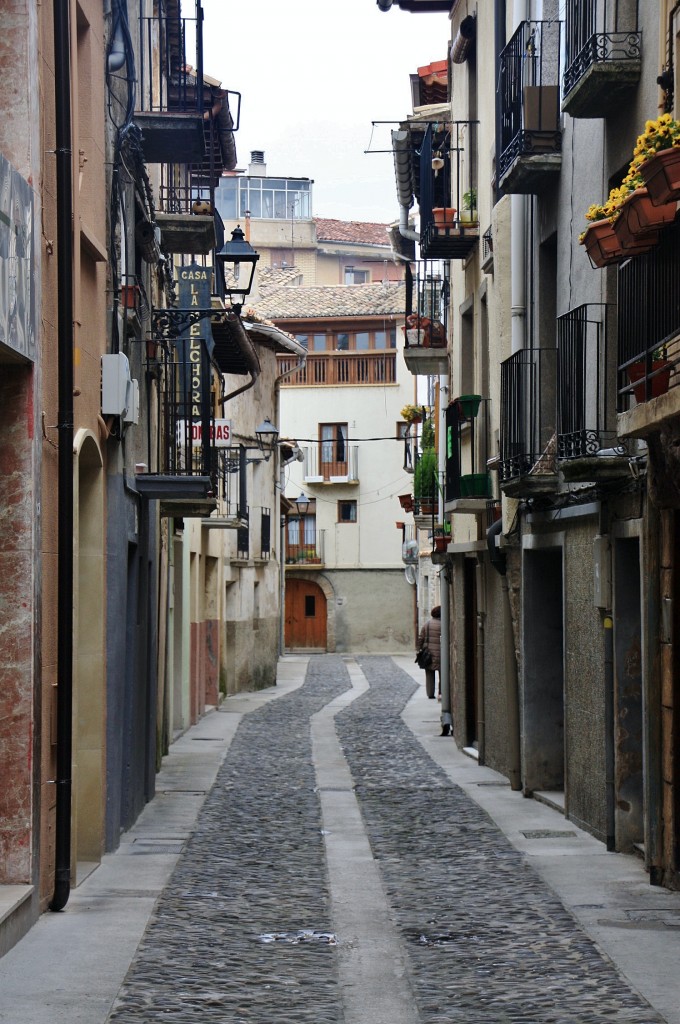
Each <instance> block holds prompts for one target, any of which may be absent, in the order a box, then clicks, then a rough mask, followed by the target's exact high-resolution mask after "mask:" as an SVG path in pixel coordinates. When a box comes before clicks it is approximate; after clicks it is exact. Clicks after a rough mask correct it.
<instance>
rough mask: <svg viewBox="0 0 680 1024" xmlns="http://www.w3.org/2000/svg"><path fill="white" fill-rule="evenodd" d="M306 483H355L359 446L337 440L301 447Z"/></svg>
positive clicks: (357, 471) (357, 478)
mask: <svg viewBox="0 0 680 1024" xmlns="http://www.w3.org/2000/svg"><path fill="white" fill-rule="evenodd" d="M302 451H303V454H304V459H305V461H304V480H305V483H307V484H314V483H331V484H356V483H358V482H359V448H358V447H357V446H356V445H349V444H347V443H345V442H343V443H342V445H341V446H340V447H339V443H338V441H337V440H333V441H319V442H318V444H315V445H310V447H308V448H303V449H302Z"/></svg>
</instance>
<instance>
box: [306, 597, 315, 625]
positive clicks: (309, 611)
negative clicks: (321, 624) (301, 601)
mask: <svg viewBox="0 0 680 1024" xmlns="http://www.w3.org/2000/svg"><path fill="white" fill-rule="evenodd" d="M315 615H316V598H315V597H314V594H305V618H306V619H313V618H314V616H315Z"/></svg>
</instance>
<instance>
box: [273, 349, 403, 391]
mask: <svg viewBox="0 0 680 1024" xmlns="http://www.w3.org/2000/svg"><path fill="white" fill-rule="evenodd" d="M299 362H300V360H299V358H298V357H297V356H279V358H278V372H279V373H280V374H281V373H287V372H289V371H290V370H294V369H295V367H296V366H297V365H298V363H299ZM396 380H397V356H396V352H328V353H314V352H310V353H309V355H308V356H307V360H306V363H305V365H304V366H302V367H301V368H300V369H299V370H297V371H296V372H295V373H292V374H291V375H290V377H286V379H285V380H284V381H282V387H319V386H322V387H323V386H325V387H345V386H353V385H356V384H395V383H396Z"/></svg>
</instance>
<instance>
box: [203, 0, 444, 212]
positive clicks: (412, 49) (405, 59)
mask: <svg viewBox="0 0 680 1024" xmlns="http://www.w3.org/2000/svg"><path fill="white" fill-rule="evenodd" d="M189 6H190V5H189ZM203 8H204V12H205V21H204V33H203V38H204V69H205V72H206V74H207V75H210V76H212V77H214V78H217V79H220V80H221V81H222V85H223V86H224V87H226V88H228V89H234V90H236V91H237V92H240V93H241V94H242V97H243V99H242V105H241V128H240V130H239V131H238V132H237V134H236V136H235V138H236V151H237V154H238V166H239V167H240V168H246V167H247V165H248V163H249V161H250V151H251V150H253V149H260V150H264V153H265V161H266V164H267V173H268V175H270V176H278V175H280V176H282V177H308V178H312V179H313V180H314V188H313V207H314V209H313V212H314V215H315V216H317V217H336V218H338V219H339V220H362V221H378V222H385V223H387V222H388V221H392V220H396V219H397V218H398V214H399V209H398V204H397V198H396V190H395V180H394V164H393V161H392V157H391V155H389V154H380V155H364V150H366V149H369V148H370V149H373V150H377V149H387V148H389V144H390V136H389V131H390V127H391V126H390V125H380V126H376V128H375V129H374V130H373V129H372V127H371V122H372V121H388V120H393V121H395V120H399V119H401V118H403V117H405V116H406V114H407V113H409V112H410V110H411V109H412V107H411V91H410V83H409V75H410V74H411V73H415V72H416V70H417V68H418V67H420V66H422V65H424V64H429V63H431V62H432V61H435V60H444V59H445V57H446V48H447V41H448V37H449V19H448V15H446V14H410V13H409V12H407V11H402V10H400V9H399V8H397V7H394V8H392V10H391V11H388V12H386V13H383V12H382V11H380V10H378V7H377V4H376V2H375V0H203ZM184 10H185V13H186V14H188V6H187V5H186V4H185V5H184ZM372 131H373V139H372V141H371V132H372Z"/></svg>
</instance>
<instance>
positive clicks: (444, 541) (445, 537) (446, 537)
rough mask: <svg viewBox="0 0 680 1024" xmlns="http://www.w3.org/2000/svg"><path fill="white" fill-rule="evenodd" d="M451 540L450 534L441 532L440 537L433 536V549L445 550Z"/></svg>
mask: <svg viewBox="0 0 680 1024" xmlns="http://www.w3.org/2000/svg"><path fill="white" fill-rule="evenodd" d="M450 541H451V535H450V534H448V533H445V534H442V535H441V536H440V537H435V538H434V550H435V551H446V549H447V548H448V546H449V543H450Z"/></svg>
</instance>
